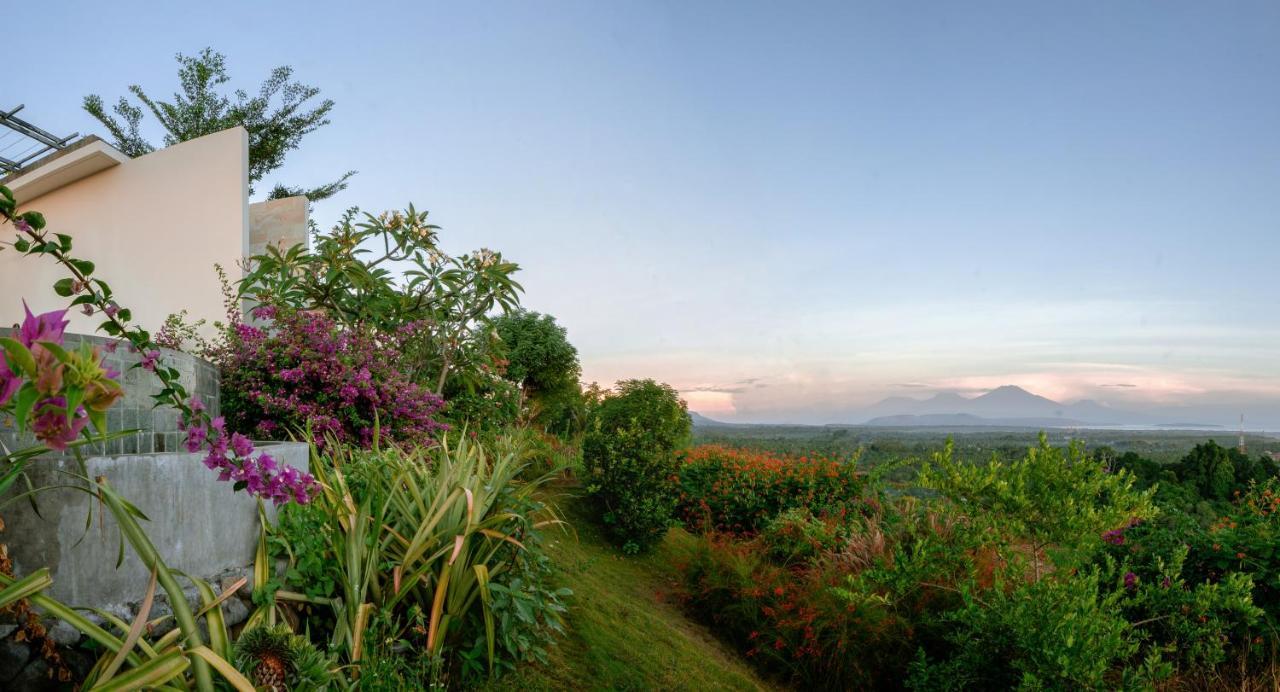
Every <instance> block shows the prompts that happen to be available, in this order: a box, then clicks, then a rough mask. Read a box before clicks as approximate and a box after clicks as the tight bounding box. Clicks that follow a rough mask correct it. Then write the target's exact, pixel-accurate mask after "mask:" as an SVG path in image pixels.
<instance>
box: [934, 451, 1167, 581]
mask: <svg viewBox="0 0 1280 692" xmlns="http://www.w3.org/2000/svg"><path fill="white" fill-rule="evenodd" d="M953 448H954V443H953V442H952V441H950V440H948V441H947V445H946V447H945V448H944V449H943V451H942V452H940V453H936V454H934V457H933V461H932V463H931V464H929V465H928V466H926V467H925V468H924V469H923V470H922V471H921V474H920V484H921V485H922V486H924V487H925V488H929V489H932V490H935V491H937V492H938V493H940V494H941V495H943V496H945V497H947V498H949V499H951V500H953V501H954V502H956V503H957V504H959V505H960V506H961V507H964V508H967V510H968V511H971V512H975V513H983V514H986V515H987V516H989V517H990V518H992V519H994V520H995V521H997V522H999V524H1000V525H1001V526H1002V527H1004V528H1005V529H1006V530H1007V531H1008V532H1009V533H1010V534H1012V535H1014V536H1018V537H1020V538H1022V539H1023V540H1025V541H1027V543H1028V544H1029V546H1028V547H1030V548H1031V553H1032V560H1033V565H1034V568H1035V572H1036V576H1037V577H1038V576H1039V575H1040V573H1041V562H1042V558H1041V555H1042V553H1043V552H1044V551H1046V550H1051V551H1052V554H1053V556H1054V558H1055V559H1054V560H1053V561H1054V562H1055V563H1056V564H1057V565H1058V566H1060V567H1064V566H1070V565H1071V563H1073V562H1075V561H1078V560H1079V559H1080V558H1082V557H1087V553H1089V552H1090V551H1091V550H1096V549H1098V548H1100V547H1101V546H1102V540H1101V538H1100V536H1101V534H1102V533H1103V532H1105V531H1110V530H1114V529H1119V528H1122V527H1124V526H1127V525H1129V524H1130V523H1131V522H1133V521H1135V520H1140V519H1148V518H1150V517H1153V516H1155V514H1156V508H1155V505H1154V504H1153V503H1152V500H1151V496H1152V495H1153V494H1154V492H1155V489H1154V488H1152V489H1149V490H1145V491H1138V490H1135V489H1134V478H1133V475H1132V474H1130V473H1129V472H1127V471H1118V472H1111V471H1110V470H1109V469H1108V468H1107V467H1106V466H1105V465H1104V464H1103V463H1102V462H1100V461H1099V460H1097V459H1094V458H1091V457H1090V456H1089V455H1088V454H1086V453H1085V450H1084V445H1083V444H1081V443H1079V442H1076V443H1073V444H1071V445H1070V446H1068V447H1067V448H1066V449H1065V450H1064V449H1061V448H1058V447H1051V446H1049V441H1048V438H1047V437H1046V436H1045V435H1044V434H1043V433H1041V435H1040V444H1039V445H1037V446H1035V447H1032V448H1031V449H1029V450H1027V453H1026V455H1025V456H1023V457H1022V458H1021V459H1018V460H1015V461H1012V462H1005V461H1001V460H999V459H997V458H993V459H992V460H991V461H990V462H989V463H987V464H966V463H962V462H957V461H956V460H955V459H954V458H953V454H952V451H953Z"/></svg>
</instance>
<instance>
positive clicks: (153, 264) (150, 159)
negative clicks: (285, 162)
mask: <svg viewBox="0 0 1280 692" xmlns="http://www.w3.org/2000/svg"><path fill="white" fill-rule="evenodd" d="M248 176H249V140H248V135H247V134H246V133H245V131H244V128H239V127H237V128H232V129H230V130H224V131H222V132H218V133H215V134H212V135H207V136H205V137H201V138H199V139H194V140H191V141H188V142H183V143H181V144H177V145H174V146H172V147H169V148H167V149H162V150H160V151H157V152H155V153H152V154H148V155H146V156H142V157H139V158H136V159H132V160H129V161H126V162H124V163H122V164H120V165H117V166H113V167H111V168H108V169H106V170H104V171H101V172H99V173H96V174H94V175H91V176H89V177H86V178H83V179H81V180H77V181H75V182H73V183H70V184H68V185H66V186H63V187H61V188H58V189H56V190H53V191H51V192H48V193H46V194H43V195H41V196H39V197H36V198H34V199H30V200H27V199H22V198H21V196H19V198H18V202H19V204H20V205H21V207H22V209H23V210H28V209H34V210H37V211H40V212H41V213H43V214H44V216H45V219H46V220H47V222H48V229H49V230H51V231H54V232H58V233H67V234H69V235H70V236H71V237H72V238H73V239H74V241H75V247H74V249H73V254H74V255H75V256H76V257H80V258H83V259H88V260H91V261H92V262H94V263H95V264H96V265H97V270H96V272H95V276H96V277H97V278H100V279H102V280H104V281H106V282H107V283H109V284H110V285H111V288H112V290H113V291H114V292H115V295H116V300H117V301H118V302H119V303H120V305H122V306H125V307H128V308H130V309H131V310H132V311H133V316H134V319H135V320H136V321H137V322H138V323H139V324H141V325H142V326H143V327H145V328H147V329H149V330H152V331H154V330H155V329H157V328H158V327H159V326H160V324H161V323H162V322H163V321H164V318H165V317H167V316H168V315H169V314H171V313H175V312H178V311H180V310H183V309H186V310H187V311H188V313H189V315H190V316H191V317H192V318H193V319H199V318H204V319H208V320H210V321H212V320H216V319H221V318H222V317H223V314H224V313H223V307H222V294H221V291H220V286H219V283H218V277H217V274H215V273H214V268H213V265H214V264H215V263H218V264H221V265H222V266H223V267H224V268H225V269H226V270H227V273H228V274H229V275H230V276H231V278H232V279H235V278H238V277H239V275H240V270H239V269H238V268H237V267H236V262H237V261H238V260H239V259H240V258H241V256H242V254H243V251H244V248H246V247H248V243H249V205H248V196H247V193H248V184H249V181H248ZM64 276H66V274H65V273H63V271H62V269H61V268H60V267H58V266H56V265H55V264H54V263H53V262H52V261H51V260H49V259H47V258H37V257H19V256H17V255H16V253H14V252H11V251H7V250H6V251H4V252H0V325H5V326H8V325H11V324H14V323H15V322H18V321H19V320H20V319H21V317H22V304H21V299H23V298H26V300H27V302H28V303H29V304H30V305H31V309H32V310H33V311H37V312H38V311H42V310H52V309H56V308H60V307H64V306H65V305H66V304H67V299H66V298H59V297H58V296H57V295H55V294H54V292H53V288H52V285H53V283H54V282H55V281H57V280H58V279H60V278H63V277H64ZM71 319H72V325H71V327H70V329H71V330H72V331H75V332H81V333H91V332H93V330H94V328H95V327H96V326H97V325H98V323H99V322H100V321H101V320H100V319H99V318H97V317H94V318H87V317H85V316H84V315H81V314H80V313H78V312H76V313H73V314H72V317H71Z"/></svg>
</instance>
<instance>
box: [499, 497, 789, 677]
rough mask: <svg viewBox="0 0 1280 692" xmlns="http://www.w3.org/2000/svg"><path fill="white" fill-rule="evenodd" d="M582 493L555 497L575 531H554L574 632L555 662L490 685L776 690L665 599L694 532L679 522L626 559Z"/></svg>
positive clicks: (555, 652)
mask: <svg viewBox="0 0 1280 692" xmlns="http://www.w3.org/2000/svg"><path fill="white" fill-rule="evenodd" d="M577 492H578V491H577V490H576V489H572V488H571V489H566V490H564V491H562V494H559V495H558V496H557V497H556V499H555V500H554V501H555V503H556V504H557V505H558V506H559V509H560V511H561V512H562V514H563V515H564V518H565V520H566V521H567V522H568V523H569V525H570V527H571V528H570V530H569V532H568V533H562V532H559V531H555V530H552V531H550V533H549V535H548V539H549V540H548V551H549V553H550V555H551V556H552V558H553V559H554V560H555V561H556V563H557V564H558V565H560V573H559V575H558V577H559V579H560V581H561V582H562V583H563V585H564V586H567V587H569V588H571V589H573V593H574V595H573V597H572V598H571V599H570V600H569V613H568V616H567V618H566V630H567V633H566V635H567V636H565V637H564V638H562V639H560V640H559V643H558V644H557V645H556V646H555V647H552V649H551V652H550V661H549V663H548V664H547V665H528V666H525V667H522V668H521V669H519V670H517V671H515V672H514V673H510V674H508V675H506V676H503V677H502V678H501V679H500V680H497V681H495V682H494V683H491V684H490V685H489V686H488V687H487V688H486V689H489V690H520V691H521V692H526V691H528V690H700V691H701V690H760V689H777V687H776V685H773V684H771V683H769V682H767V681H765V680H762V679H761V678H760V677H759V676H757V675H756V674H755V672H754V671H753V670H752V669H751V667H750V666H749V665H748V664H747V663H746V661H744V660H742V658H741V657H739V656H738V655H737V654H736V653H734V652H733V651H732V650H731V649H729V648H728V647H726V646H725V645H724V644H722V643H721V642H719V641H718V640H716V638H715V637H714V636H713V635H712V634H711V633H710V632H709V631H708V630H707V629H706V628H705V627H703V626H701V625H699V624H697V623H694V622H692V621H690V620H688V619H687V618H685V616H684V614H683V613H682V612H681V610H680V606H679V604H677V603H673V602H669V601H668V599H667V598H665V596H666V594H668V593H669V592H670V591H671V590H672V587H673V586H674V584H675V579H676V577H677V574H676V570H675V567H674V566H673V563H674V562H675V561H676V560H678V559H679V556H680V555H681V553H682V552H683V551H684V550H685V549H687V546H688V545H689V542H690V541H691V540H692V537H690V536H689V534H687V533H685V532H684V531H682V530H679V529H673V530H671V532H669V533H668V535H667V538H666V540H665V541H664V542H663V543H662V545H661V546H659V547H658V548H657V549H656V550H655V551H654V552H653V553H652V554H649V555H645V556H641V557H633V558H629V557H624V556H622V554H621V553H619V552H618V551H617V550H615V549H613V548H612V547H610V546H609V545H608V544H607V543H606V542H605V539H604V536H603V535H602V534H601V533H600V531H599V529H598V528H597V527H596V526H595V525H594V524H593V523H592V522H591V521H590V520H589V519H588V518H587V516H586V513H585V507H584V506H583V504H582V501H581V500H579V499H577V498H576V497H574V494H575V493H577Z"/></svg>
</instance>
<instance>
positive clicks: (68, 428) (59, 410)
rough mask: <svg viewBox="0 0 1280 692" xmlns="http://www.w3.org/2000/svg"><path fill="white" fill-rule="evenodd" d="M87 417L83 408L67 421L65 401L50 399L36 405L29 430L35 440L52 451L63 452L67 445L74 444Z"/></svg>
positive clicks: (58, 398)
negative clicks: (34, 436)
mask: <svg viewBox="0 0 1280 692" xmlns="http://www.w3.org/2000/svg"><path fill="white" fill-rule="evenodd" d="M88 422H89V417H88V416H87V415H85V412H84V408H78V409H77V410H76V413H75V415H74V416H72V417H71V420H70V421H69V422H68V421H67V400H66V399H64V398H62V397H60V396H59V397H51V398H49V399H45V400H44V401H41V402H40V403H39V404H37V405H36V417H35V421H34V423H32V426H31V429H32V431H33V432H35V434H36V439H37V440H40V441H41V442H43V443H44V445H45V446H46V447H48V448H49V449H52V450H54V451H58V452H61V451H64V450H65V449H66V448H67V445H68V444H70V443H72V442H75V440H76V438H77V437H79V436H80V431H81V430H83V429H84V426H85V424H86V423H88Z"/></svg>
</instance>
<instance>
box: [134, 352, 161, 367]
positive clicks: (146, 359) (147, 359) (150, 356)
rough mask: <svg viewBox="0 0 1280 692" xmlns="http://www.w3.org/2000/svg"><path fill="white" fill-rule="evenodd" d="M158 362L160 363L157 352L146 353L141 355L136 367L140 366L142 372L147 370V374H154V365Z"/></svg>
mask: <svg viewBox="0 0 1280 692" xmlns="http://www.w3.org/2000/svg"><path fill="white" fill-rule="evenodd" d="M159 361H160V352H159V351H147V352H146V353H144V354H142V360H141V361H139V362H138V365H140V366H142V369H143V370H147V371H149V372H155V371H156V363H158V362H159Z"/></svg>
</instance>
